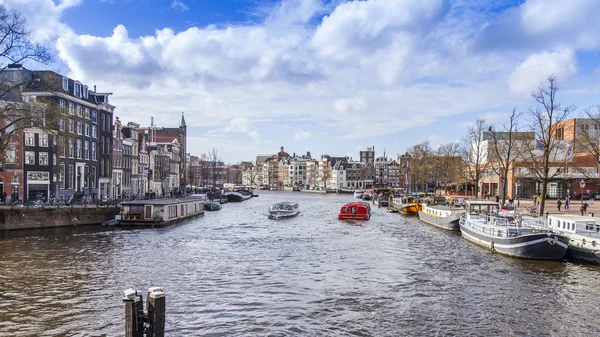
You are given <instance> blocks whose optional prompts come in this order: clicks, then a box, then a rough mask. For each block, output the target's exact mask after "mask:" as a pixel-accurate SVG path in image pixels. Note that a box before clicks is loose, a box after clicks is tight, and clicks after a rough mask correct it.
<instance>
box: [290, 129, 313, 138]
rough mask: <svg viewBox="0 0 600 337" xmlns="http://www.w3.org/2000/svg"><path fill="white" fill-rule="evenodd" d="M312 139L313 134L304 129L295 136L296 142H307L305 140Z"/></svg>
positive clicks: (299, 130)
mask: <svg viewBox="0 0 600 337" xmlns="http://www.w3.org/2000/svg"><path fill="white" fill-rule="evenodd" d="M311 137H312V133H310V132H308V131H304V130H302V129H298V130H297V131H296V134H295V135H294V139H295V140H305V139H309V138H311Z"/></svg>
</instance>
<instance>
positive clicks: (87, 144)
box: [83, 140, 90, 160]
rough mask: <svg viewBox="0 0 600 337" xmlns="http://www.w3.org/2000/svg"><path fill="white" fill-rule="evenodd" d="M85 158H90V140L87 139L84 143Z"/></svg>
mask: <svg viewBox="0 0 600 337" xmlns="http://www.w3.org/2000/svg"><path fill="white" fill-rule="evenodd" d="M83 159H85V160H90V142H89V141H87V140H86V141H85V142H84V143H83Z"/></svg>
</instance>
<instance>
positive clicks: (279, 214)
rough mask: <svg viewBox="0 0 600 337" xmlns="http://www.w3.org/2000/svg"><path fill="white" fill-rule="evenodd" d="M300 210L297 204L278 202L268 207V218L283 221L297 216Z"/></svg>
mask: <svg viewBox="0 0 600 337" xmlns="http://www.w3.org/2000/svg"><path fill="white" fill-rule="evenodd" d="M298 213H300V210H299V208H298V203H297V202H291V201H284V202H278V203H276V204H273V205H271V207H269V218H271V219H285V218H291V217H293V216H296V215H298Z"/></svg>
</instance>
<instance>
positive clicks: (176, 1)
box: [171, 0, 189, 12]
mask: <svg viewBox="0 0 600 337" xmlns="http://www.w3.org/2000/svg"><path fill="white" fill-rule="evenodd" d="M171 8H172V9H177V10H180V11H182V12H185V11H188V10H189V8H188V6H186V5H185V4H184V3H183V2H182V1H179V0H173V3H171Z"/></svg>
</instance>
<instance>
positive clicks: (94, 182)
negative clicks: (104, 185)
mask: <svg viewBox="0 0 600 337" xmlns="http://www.w3.org/2000/svg"><path fill="white" fill-rule="evenodd" d="M90 174H91V177H90V182H91V183H92V188H96V166H92V167H91V171H90Z"/></svg>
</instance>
